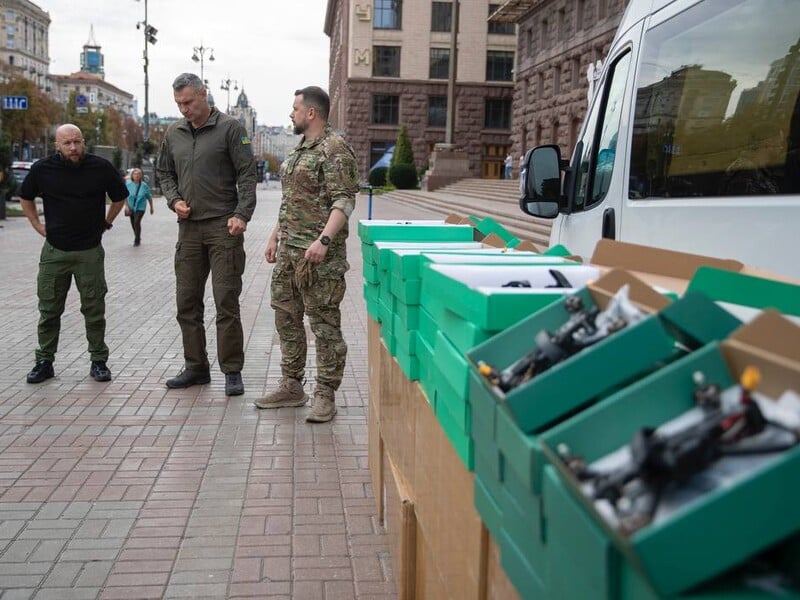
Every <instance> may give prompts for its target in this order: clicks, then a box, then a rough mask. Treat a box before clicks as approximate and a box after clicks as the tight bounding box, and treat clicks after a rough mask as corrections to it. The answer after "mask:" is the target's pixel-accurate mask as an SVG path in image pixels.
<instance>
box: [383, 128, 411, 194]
mask: <svg viewBox="0 0 800 600" xmlns="http://www.w3.org/2000/svg"><path fill="white" fill-rule="evenodd" d="M387 176H388V179H389V182H390V183H391V184H392V185H394V186H395V187H396V188H397V189H400V190H408V189H413V188H416V187H417V184H418V182H419V180H418V178H417V168H416V166H414V150H413V149H412V147H411V140H409V138H408V128H407V127H406V126H405V125H401V126H400V130H399V131H398V132H397V141H395V145H394V154H392V162H391V164H390V165H389V172H388V174H387Z"/></svg>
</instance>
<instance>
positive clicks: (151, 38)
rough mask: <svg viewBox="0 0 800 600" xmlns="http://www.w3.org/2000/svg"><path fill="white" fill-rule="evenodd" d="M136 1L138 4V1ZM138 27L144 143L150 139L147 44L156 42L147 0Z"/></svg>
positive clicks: (155, 30) (156, 30) (155, 32)
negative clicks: (141, 52)
mask: <svg viewBox="0 0 800 600" xmlns="http://www.w3.org/2000/svg"><path fill="white" fill-rule="evenodd" d="M136 1H137V2H139V0H136ZM140 27H143V29H144V55H143V58H144V127H143V129H142V137H143V138H144V141H145V142H147V141H148V140H149V139H150V104H149V98H148V93H149V89H150V81H149V79H148V73H147V69H148V66H149V65H150V60H149V58H148V57H147V44H154V45H155V43H156V42H157V41H158V40H156V34H157V33H158V29H156V28H155V27H153V26H152V25H149V24H148V23H147V0H144V21H140V22H138V23H136V29H139V28H140Z"/></svg>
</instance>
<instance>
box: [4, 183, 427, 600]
mask: <svg viewBox="0 0 800 600" xmlns="http://www.w3.org/2000/svg"><path fill="white" fill-rule="evenodd" d="M269 185H270V186H272V187H271V188H269V189H267V188H266V187H265V186H264V185H263V184H262V185H261V186H260V188H261V189H259V192H258V196H259V198H258V199H259V203H258V208H257V210H256V213H255V216H254V218H253V221H252V222H251V223H250V224H249V226H248V232H247V234H246V242H245V248H246V252H247V268H246V270H245V279H244V289H243V291H242V296H241V310H242V321H243V325H244V331H245V344H246V349H245V353H246V365H245V368H244V371H243V378H244V382H245V387H246V393H245V395H244V396H239V397H236V398H227V397H226V396H225V395H224V378H223V377H222V374H221V373H220V372H219V370H218V365H217V364H216V348H215V346H216V334H215V327H214V315H215V312H214V306H213V298H212V296H211V291H210V286H209V288H208V289H207V294H206V299H205V305H206V313H205V314H206V323H207V327H208V350H209V359H210V360H211V363H212V365H213V366H212V382H211V384H209V385H205V386H195V387H192V388H189V389H186V390H167V388H166V387H165V386H164V380H165V379H166V378H168V377H169V376H172V375H174V374H175V373H177V372H178V370H179V369H180V368H181V366H182V364H183V357H182V347H181V339H180V335H179V329H178V325H177V323H176V321H175V307H174V285H175V283H174V274H173V270H172V261H173V249H174V246H175V241H176V239H177V227H176V224H175V216H174V214H173V213H171V212H170V211H169V210H168V209H167V208H166V206H165V204H164V202H163V199H157V201H156V213H155V215H149V214H147V215H145V218H144V221H143V225H142V229H143V233H142V245H141V246H140V247H133V245H132V242H133V234H132V232H131V229H130V226H129V225H128V223H126V219H125V218H124V217H123V215H120V217H119V218H118V220H117V221H116V222H115V226H114V228H113V230H111V231H110V232H109V233H108V234H106V236H105V239H104V247H105V249H106V277H107V281H108V287H109V293H108V296H107V300H106V302H107V311H106V313H107V314H106V316H107V321H108V325H107V332H106V342H107V343H108V345H109V347H110V349H111V356H110V358H109V361H108V364H109V367H110V368H111V370H112V373H113V381H111V382H109V383H97V382H95V381H93V380H92V379H91V378H90V377H89V357H88V355H87V354H86V340H85V337H84V327H83V317H82V315H81V314H80V310H79V308H80V307H79V302H78V295H77V292H76V291H75V289H74V286H73V289H72V290H71V291H70V295H69V298H68V300H67V309H66V312H65V314H64V317H63V319H62V327H61V341H60V347H59V351H58V354H57V356H56V362H55V370H56V377H55V378H54V379H50V380H48V381H46V382H44V383H42V384H39V385H31V384H27V383H26V382H25V375H26V373H27V371H28V370H29V369H30V368H31V367H32V366H33V362H34V355H33V351H34V349H35V346H36V322H37V319H38V312H37V309H36V306H37V301H36V287H35V286H36V272H37V263H38V256H39V251H40V248H41V243H42V239H41V238H40V237H39V236H38V235H37V234H36V233H35V232H34V231H33V229H32V228H31V227H30V225H29V224H28V222H27V220H26V219H24V218H9V219H7V220H6V221H0V225H2V229H0V261H1V262H0V600H11V599H23V598H24V599H27V598H35V599H37V600H39V599H48V598H53V599H68V598H74V599H82V598H86V599H92V598H102V599H108V600H111V599H114V598H270V599H273V598H274V599H279V598H281V599H282V598H286V599H288V598H292V599H295V600H303V599H318V598H319V599H323V600H335V599H342V600H345V599H347V600H351V599H355V598H357V599H359V600H361V599H375V600H379V599H380V600H389V599H391V598H395V597H396V593H395V587H394V576H393V574H392V568H391V557H390V555H389V551H388V546H387V536H386V534H385V532H384V530H383V529H382V527H381V526H380V525H379V523H378V520H377V516H376V514H375V503H374V498H373V493H372V487H371V484H370V480H369V471H368V466H367V427H366V410H367V404H368V398H367V395H368V383H367V336H366V310H365V307H364V301H363V292H362V281H363V280H362V276H361V252H360V242H359V239H358V236H357V231H356V230H357V227H356V222H357V220H358V219H360V218H365V217H366V215H367V200H366V197H363V196H361V197H359V202H358V207H357V209H356V213H355V214H354V215H353V218H352V219H351V227H350V229H351V235H350V239H349V240H348V252H349V258H350V262H351V270H350V272H349V273H348V277H347V283H348V288H347V295H346V297H345V300H344V302H343V304H342V321H343V329H344V334H345V338H346V340H347V343H348V345H349V354H348V361H347V370H346V373H345V379H344V381H343V383H342V387H341V388H340V390H339V392H338V393H337V405H338V406H339V413H338V415H337V417H336V418H335V419H334V421H333V422H332V423H326V424H321V425H309V424H306V423H305V420H304V416H305V410H306V409H292V408H289V409H279V410H277V411H259V410H257V409H256V408H255V407H254V406H253V400H254V399H255V398H257V397H258V396H259V395H261V394H263V392H264V391H265V389H266V388H267V387H268V385H271V384H272V383H274V382H275V381H276V380H277V379H278V377H279V376H280V348H279V346H278V340H277V336H276V335H275V334H274V329H273V313H272V309H271V308H270V305H269V279H270V274H271V269H272V266H271V265H268V264H267V263H266V261H265V260H264V258H263V248H264V243H265V241H266V239H267V236H268V234H269V231H270V230H271V228H272V226H273V224H274V222H275V220H276V217H277V209H278V205H279V203H280V191H279V188H278V187H277V186H276V184H274V183H270V184H269ZM373 217H374V218H392V219H394V218H400V219H405V218H437V217H436V216H435V215H433V214H432V213H427V212H426V211H424V210H422V209H419V208H410V207H407V206H398V207H392V206H388V205H386V204H385V203H383V204H382V203H381V202H380V198H376V200H375V203H374V210H373ZM308 334H309V336H310V339H313V337H312V334H311V332H310V330H308ZM309 364H311V365H313V364H314V351H313V343H312V344H311V345H310V347H309ZM307 375H308V379H309V382H310V383H308V384H307V386H308V388H309V390H310V389H311V386H312V383H311V382H313V375H314V369H313V366H312V368H311V369H310V370H309V372H308V373H307Z"/></svg>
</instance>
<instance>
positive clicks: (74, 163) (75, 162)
mask: <svg viewBox="0 0 800 600" xmlns="http://www.w3.org/2000/svg"><path fill="white" fill-rule="evenodd" d="M85 156H86V154H85V153H82V154H79V155H78V156H77V158H72V157H67V156H65V157H64V163H65V164H66V165H67V166H68V167H70V168H71V169H77V168H78V167H80V166H81V163H82V162H83V159H84V157H85Z"/></svg>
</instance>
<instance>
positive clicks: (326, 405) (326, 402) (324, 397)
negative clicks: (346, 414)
mask: <svg viewBox="0 0 800 600" xmlns="http://www.w3.org/2000/svg"><path fill="white" fill-rule="evenodd" d="M335 414H336V403H335V400H334V391H333V388H332V387H328V386H327V385H322V384H317V389H316V390H314V402H313V404H312V405H311V412H309V413H308V416H307V417H306V421H308V422H309V423H325V422H326V421H330V420H331V419H332V418H333V415H335Z"/></svg>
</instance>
